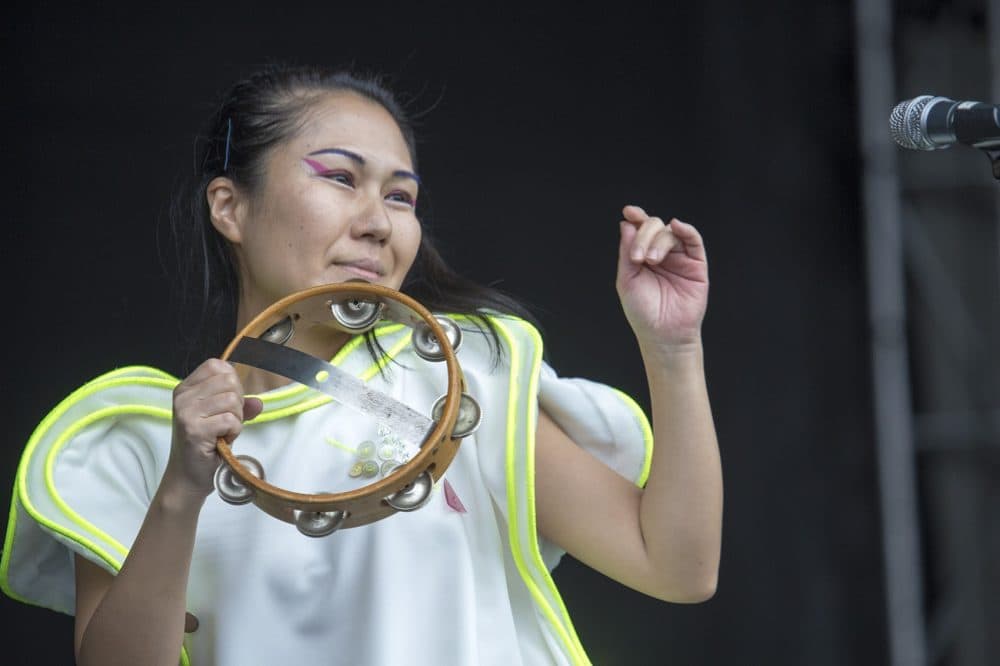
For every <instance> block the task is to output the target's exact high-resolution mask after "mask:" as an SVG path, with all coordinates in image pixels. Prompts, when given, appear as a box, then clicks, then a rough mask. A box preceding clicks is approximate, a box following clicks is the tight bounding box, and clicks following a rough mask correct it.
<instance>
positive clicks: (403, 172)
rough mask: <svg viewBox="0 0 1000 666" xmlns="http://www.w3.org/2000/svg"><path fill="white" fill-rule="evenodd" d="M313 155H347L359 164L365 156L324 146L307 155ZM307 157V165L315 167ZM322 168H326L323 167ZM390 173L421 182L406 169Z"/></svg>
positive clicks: (363, 162)
mask: <svg viewBox="0 0 1000 666" xmlns="http://www.w3.org/2000/svg"><path fill="white" fill-rule="evenodd" d="M313 155H343V156H344V157H347V158H348V159H350V160H353V161H354V162H357V163H358V164H360V165H361V166H364V165H365V158H363V157H362V156H361V155H358V154H357V153H354V152H351V151H350V150H344V149H343V148H324V149H323V150H314V151H313V152H311V153H309V157H312V156H313ZM309 157H305V158H303V159H305V161H306V162H308V163H309V165H310V166H312V167H313V168H314V169H315V168H316V166H315V165H316V164H317V163H316V162H314V161H313V160H310V159H309ZM324 170H326V169H325V167H324ZM392 175H393V176H395V177H396V178H410V179H411V180H414V181H416V183H417V185H420V184H421V183H420V176H418V175H417V174H415V173H413V172H412V171H406V170H403V169H400V170H398V171H393V172H392Z"/></svg>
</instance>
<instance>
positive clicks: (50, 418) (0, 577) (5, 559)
mask: <svg viewBox="0 0 1000 666" xmlns="http://www.w3.org/2000/svg"><path fill="white" fill-rule="evenodd" d="M137 370H138V371H143V372H152V373H153V374H156V375H159V376H160V377H163V379H157V378H152V377H122V375H124V374H127V373H132V372H135V371H137ZM126 384H139V385H142V386H151V387H154V388H156V387H159V388H165V389H167V390H173V387H174V386H175V385H176V384H177V381H176V380H175V379H174V378H172V377H170V375H168V374H167V373H165V372H162V371H159V370H156V369H155V368H148V367H145V366H132V367H126V368H119V369H118V370H113V371H111V372H108V373H106V374H104V375H102V376H100V377H98V378H97V379H94V380H92V381H90V382H87V383H86V384H84V385H83V386H81V387H80V388H78V389H77V390H76V391H74V392H73V393H71V394H70V395H69V396H68V397H66V399H64V400H63V401H62V402H60V403H59V404H58V405H56V407H55V409H53V410H52V411H51V412H49V414H48V415H47V416H46V417H45V418H44V419H42V422H41V423H39V424H38V427H37V428H35V431H34V432H33V433H32V434H31V437H29V438H28V443H27V445H26V446H25V449H24V453H23V454H22V456H21V461H20V463H19V464H18V467H17V474H16V476H15V478H14V490H13V492H12V493H11V503H10V514H9V518H8V522H7V534H6V537H5V538H4V546H3V556H2V558H0V589H2V590H3V592H4V593H5V594H6V595H7V596H9V597H11V598H12V599H16V600H18V601H22V602H24V603H27V604H29V605H33V606H34V605H38V604H33V603H31V602H30V601H28V600H27V599H24V598H23V597H21V596H20V595H17V594H15V593H14V591H13V590H12V589H11V587H10V577H9V573H10V558H11V555H12V553H13V549H14V533H15V532H16V530H17V504H18V502H20V504H21V506H23V507H24V510H25V512H26V513H27V514H28V515H29V516H31V517H32V518H34V519H35V521H36V522H38V523H39V524H41V525H43V526H45V527H47V528H48V529H50V530H52V531H54V532H57V533H59V534H62V535H64V536H66V537H69V538H70V539H71V540H74V541H77V542H78V543H80V544H81V545H83V546H85V547H86V548H88V549H90V550H91V551H92V552H94V553H95V554H98V555H100V556H101V558H102V559H104V561H105V562H107V563H108V564H110V565H112V566H113V567H114V568H115V569H116V570H117V569H119V568H121V565H120V563H118V562H117V560H116V558H114V557H112V556H109V555H108V554H107V553H104V552H103V551H102V550H101V549H100V548H99V547H97V546H96V545H94V544H92V543H90V542H89V541H87V540H78V539H75V538H74V535H72V534H69V533H68V532H67V531H66V530H64V529H63V528H61V527H60V526H59V525H57V524H55V523H53V522H51V521H49V520H48V519H46V518H45V517H44V516H43V515H42V514H41V513H40V512H39V511H38V510H37V509H35V507H34V506H33V505H32V504H31V499H30V498H29V497H28V489H27V482H26V477H27V474H28V464H29V460H30V459H31V457H32V454H33V452H34V450H35V448H36V447H37V446H38V442H39V441H40V440H41V439H42V437H43V436H44V435H45V433H46V432H47V431H48V429H49V428H51V427H52V424H53V423H54V422H55V421H57V420H58V419H60V418H61V417H62V415H63V414H65V413H66V412H67V411H68V410H69V409H70V408H71V407H73V406H74V405H75V404H76V403H77V402H79V401H80V400H83V399H84V398H87V397H89V396H90V395H93V394H94V393H96V392H98V391H99V390H103V389H105V388H114V387H116V386H123V385H126Z"/></svg>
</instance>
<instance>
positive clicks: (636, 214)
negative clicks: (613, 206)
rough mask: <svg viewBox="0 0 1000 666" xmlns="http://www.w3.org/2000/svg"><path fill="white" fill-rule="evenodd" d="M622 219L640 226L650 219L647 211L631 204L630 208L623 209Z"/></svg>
mask: <svg viewBox="0 0 1000 666" xmlns="http://www.w3.org/2000/svg"><path fill="white" fill-rule="evenodd" d="M622 217H624V218H625V221H626V222H629V223H630V224H635V225H639V224H642V223H643V222H644V221H645V220H646V218H648V217H649V215H647V214H646V211H644V210H643V209H642V208H640V207H639V206H635V205H632V204H629V205H628V206H625V207H624V208H622Z"/></svg>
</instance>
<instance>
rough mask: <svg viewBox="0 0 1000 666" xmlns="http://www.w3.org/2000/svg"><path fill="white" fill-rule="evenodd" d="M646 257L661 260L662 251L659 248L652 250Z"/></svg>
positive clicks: (651, 259)
mask: <svg viewBox="0 0 1000 666" xmlns="http://www.w3.org/2000/svg"><path fill="white" fill-rule="evenodd" d="M646 258H647V259H649V260H650V261H659V260H660V253H659V251H658V250H650V251H649V254H647V255H646Z"/></svg>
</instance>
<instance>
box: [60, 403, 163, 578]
mask: <svg viewBox="0 0 1000 666" xmlns="http://www.w3.org/2000/svg"><path fill="white" fill-rule="evenodd" d="M124 415H128V416H133V415H138V416H152V417H154V418H159V419H163V420H165V421H169V420H170V416H171V411H170V410H169V409H163V408H161V407H149V406H147V405H119V406H116V407H106V408H105V409H99V410H97V411H96V412H91V413H90V414H88V415H87V416H86V417H84V418H82V419H80V420H79V421H76V422H75V423H73V424H72V425H70V426H69V427H68V428H66V429H65V430H63V432H62V433H61V434H60V435H59V437H58V438H57V439H56V440H55V441H54V442H53V443H52V446H51V448H50V449H49V453H48V455H46V456H45V487H46V489H48V491H49V495H50V496H51V497H52V501H54V502H55V503H56V506H58V507H59V508H60V509H62V512H63V513H64V514H65V515H66V517H68V518H69V519H70V520H71V521H72V522H74V523H76V524H77V525H78V526H79V527H81V528H82V529H84V530H86V531H88V532H90V533H91V534H92V535H94V536H96V537H98V538H101V539H104V540H106V541H108V542H109V543H111V545H112V546H113V547H114V548H115V550H117V551H118V552H119V553H120V554H121V555H122V557H123V558H124V557H125V556H126V555H128V548H126V547H125V546H123V545H122V544H120V543H118V541H117V540H115V539H114V538H112V537H111V535H110V534H106V533H105V532H103V531H101V530H99V529H97V526H95V525H94V524H92V523H90V522H89V521H87V520H85V519H84V518H83V517H82V516H80V514H78V513H77V512H75V511H73V509H71V508H70V507H69V505H68V504H66V502H65V501H63V498H62V496H60V495H59V491H58V490H56V484H55V480H54V479H53V475H54V473H55V466H56V458H57V457H58V456H59V454H60V453H61V452H62V449H63V447H64V446H65V445H66V443H67V442H68V441H69V440H70V439H71V438H73V437H75V436H76V434H77V433H78V432H80V431H81V430H83V429H84V428H86V427H88V426H89V425H91V424H93V423H94V422H96V421H100V420H101V419H104V418H109V417H114V416H124ZM95 552H97V551H95ZM98 554H101V553H100V552H98ZM102 557H104V556H103V555H102ZM104 559H105V561H109V560H108V558H107V557H104Z"/></svg>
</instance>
